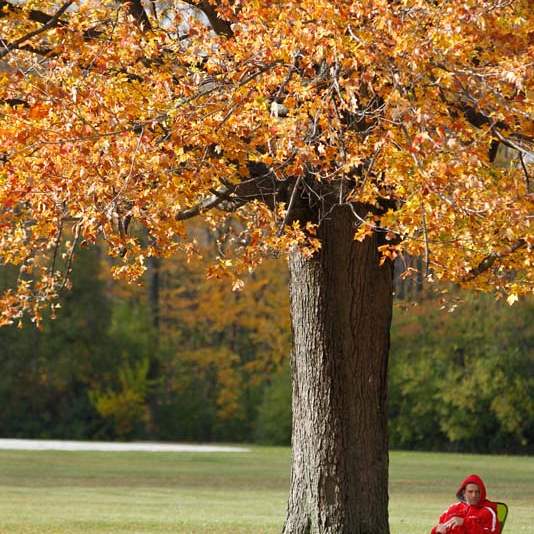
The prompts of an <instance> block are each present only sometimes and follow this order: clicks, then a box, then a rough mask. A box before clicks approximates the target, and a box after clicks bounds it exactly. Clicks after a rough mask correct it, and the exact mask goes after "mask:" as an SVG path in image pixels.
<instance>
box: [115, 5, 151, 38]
mask: <svg viewBox="0 0 534 534" xmlns="http://www.w3.org/2000/svg"><path fill="white" fill-rule="evenodd" d="M122 2H123V3H124V4H127V6H128V9H129V11H130V13H131V15H132V16H133V17H134V19H135V21H136V23H137V24H138V25H139V27H140V28H141V29H142V30H145V31H147V30H150V29H151V28H152V26H151V24H150V20H149V19H148V15H147V14H146V11H145V8H144V7H143V4H142V3H141V0H122Z"/></svg>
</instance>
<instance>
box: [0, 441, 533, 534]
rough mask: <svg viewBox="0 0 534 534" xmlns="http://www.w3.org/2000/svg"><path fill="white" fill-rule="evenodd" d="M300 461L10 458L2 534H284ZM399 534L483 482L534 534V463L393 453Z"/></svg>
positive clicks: (423, 525)
mask: <svg viewBox="0 0 534 534" xmlns="http://www.w3.org/2000/svg"><path fill="white" fill-rule="evenodd" d="M289 465H290V452H289V450H288V449H283V448H260V447H253V448H252V449H251V452H249V453H206V452H202V453H141V452H50V451H0V533H1V534H78V533H91V534H95V533H99V534H119V533H121V534H122V533H124V534H126V533H128V534H136V533H150V534H158V533H163V532H173V533H179V534H188V533H195V534H197V533H198V534H200V533H202V534H209V533H218V534H223V533H224V534H230V533H231V534H240V533H255V534H259V533H278V532H280V530H281V526H282V523H283V519H284V512H285V500H286V496H287V488H288V480H289ZM390 471H391V476H390V482H391V486H390V487H391V490H390V496H391V501H390V503H391V504H390V523H391V531H392V534H419V533H421V534H427V533H428V531H429V530H430V526H431V525H432V524H433V523H434V522H435V521H436V519H437V517H438V515H439V513H441V511H443V509H444V508H445V507H446V506H447V505H448V504H450V503H451V502H452V500H453V495H454V493H455V489H456V486H457V484H458V482H459V481H460V480H461V479H462V478H463V477H464V476H465V475H467V474H470V473H478V474H480V475H481V476H482V478H483V479H485V480H486V482H487V484H488V486H489V489H490V498H494V499H496V500H497V499H498V500H503V501H506V502H507V503H508V504H509V506H510V516H509V519H508V523H507V526H506V530H505V534H506V533H508V534H520V533H525V534H526V533H527V532H528V533H531V532H532V525H533V524H534V505H533V503H534V461H533V460H532V458H525V457H491V456H474V455H473V456H472V455H456V454H430V453H411V452H393V453H391V469H390Z"/></svg>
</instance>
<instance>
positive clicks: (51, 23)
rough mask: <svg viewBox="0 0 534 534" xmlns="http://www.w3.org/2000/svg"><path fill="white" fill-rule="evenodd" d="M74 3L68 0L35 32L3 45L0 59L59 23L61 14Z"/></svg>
mask: <svg viewBox="0 0 534 534" xmlns="http://www.w3.org/2000/svg"><path fill="white" fill-rule="evenodd" d="M73 3H74V0H69V1H68V2H65V3H64V4H63V5H62V6H61V7H60V8H59V10H58V11H57V12H56V14H55V15H54V16H53V17H51V18H50V19H49V20H48V22H46V23H45V24H43V25H42V26H41V27H40V28H38V29H37V30H34V31H32V32H29V33H27V34H26V35H23V36H22V37H20V38H19V39H17V40H16V41H13V42H12V43H3V50H1V51H0V59H2V58H3V57H5V56H7V54H9V53H10V52H11V51H13V50H15V49H17V48H18V47H19V46H20V45H22V43H24V42H25V41H28V40H30V39H31V38H32V37H35V36H36V35H39V34H40V33H43V32H46V31H48V30H49V29H50V28H53V27H54V26H56V25H57V24H58V23H59V20H60V18H61V16H62V15H63V13H65V11H67V9H68V8H69V7H70V6H71V5H72V4H73Z"/></svg>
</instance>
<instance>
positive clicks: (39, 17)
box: [0, 0, 65, 26]
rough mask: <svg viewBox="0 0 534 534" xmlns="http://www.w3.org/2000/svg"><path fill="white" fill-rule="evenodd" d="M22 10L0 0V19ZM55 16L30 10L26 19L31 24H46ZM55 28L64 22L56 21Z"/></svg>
mask: <svg viewBox="0 0 534 534" xmlns="http://www.w3.org/2000/svg"><path fill="white" fill-rule="evenodd" d="M21 11H22V9H21V8H20V7H19V6H14V5H13V4H11V3H10V2H6V1H5V0H0V18H2V17H5V16H7V14H9V13H10V12H11V13H17V12H21ZM54 17H55V15H49V14H48V13H44V12H43V11H38V10H36V9H32V10H30V11H29V12H28V19H29V20H31V21H32V22H40V23H41V24H48V23H49V22H50V20H51V19H53V18H54ZM55 25H56V26H63V25H65V22H64V21H62V20H57V21H56V22H55Z"/></svg>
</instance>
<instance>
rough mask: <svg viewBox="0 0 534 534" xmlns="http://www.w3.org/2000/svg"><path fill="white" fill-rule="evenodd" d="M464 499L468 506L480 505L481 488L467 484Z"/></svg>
mask: <svg viewBox="0 0 534 534" xmlns="http://www.w3.org/2000/svg"><path fill="white" fill-rule="evenodd" d="M464 497H465V502H466V503H467V504H471V505H476V504H478V503H479V501H480V488H479V487H478V486H477V485H476V484H467V486H466V487H465V492H464Z"/></svg>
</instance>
